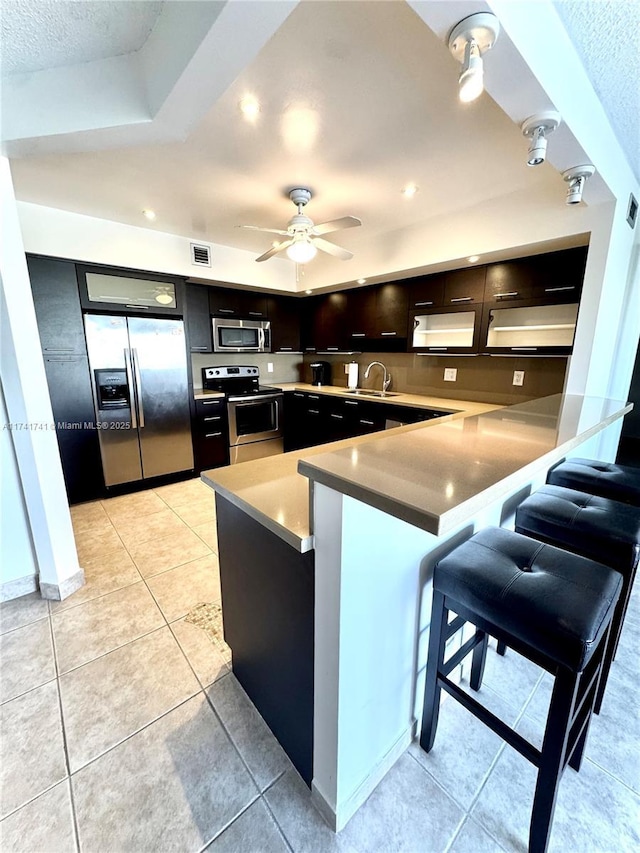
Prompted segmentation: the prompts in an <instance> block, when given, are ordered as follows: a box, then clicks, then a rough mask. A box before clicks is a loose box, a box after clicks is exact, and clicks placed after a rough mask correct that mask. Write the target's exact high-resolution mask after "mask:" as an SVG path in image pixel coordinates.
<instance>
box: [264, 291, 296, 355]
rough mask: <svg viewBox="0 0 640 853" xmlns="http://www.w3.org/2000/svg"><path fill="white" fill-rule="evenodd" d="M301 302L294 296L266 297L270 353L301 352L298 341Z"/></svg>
mask: <svg viewBox="0 0 640 853" xmlns="http://www.w3.org/2000/svg"><path fill="white" fill-rule="evenodd" d="M302 302H303V300H302V299H298V298H296V297H294V296H269V297H267V310H268V313H269V320H270V321H271V350H272V352H301V351H302V350H301V340H300V323H301V314H302V310H301V309H302Z"/></svg>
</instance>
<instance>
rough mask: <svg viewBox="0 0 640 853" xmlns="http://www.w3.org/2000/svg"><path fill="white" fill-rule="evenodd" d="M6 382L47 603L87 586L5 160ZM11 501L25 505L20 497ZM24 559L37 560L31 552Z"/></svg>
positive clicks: (1, 187) (1, 168) (1, 189)
mask: <svg viewBox="0 0 640 853" xmlns="http://www.w3.org/2000/svg"><path fill="white" fill-rule="evenodd" d="M0 198H1V204H2V207H1V216H0V227H1V232H0V276H1V287H0V324H1V325H0V328H1V346H2V353H1V355H2V357H1V359H0V378H1V380H2V389H3V394H4V400H5V403H6V409H7V415H8V419H9V420H10V421H12V422H13V423H14V424H23V425H25V426H24V427H23V428H19V429H16V430H14V431H12V440H13V446H14V449H15V454H16V459H17V463H18V468H19V471H20V481H21V483H22V492H23V494H24V500H25V503H26V507H27V513H28V516H29V525H30V528H31V534H32V540H33V545H34V549H35V554H36V560H37V564H38V573H39V581H40V589H41V591H42V592H43V594H44V595H45V597H50V598H61V597H63V598H64V597H65V596H66V595H69V594H70V593H71V592H72V591H73V590H74V589H77V587H78V586H80V585H82V583H83V582H84V575H83V573H82V570H81V569H80V567H79V566H78V556H77V553H76V547H75V541H74V537H73V529H72V527H71V517H70V513H69V505H68V502H67V493H66V490H65V485H64V478H63V475H62V465H61V462H60V454H59V451H58V442H57V440H56V434H55V430H53V429H51V428H50V425H51V424H52V423H53V413H52V411H51V401H50V399H49V391H48V388H47V380H46V375H45V371H44V362H43V360H42V353H41V349H40V337H39V335H38V327H37V324H36V315H35V309H34V306H33V298H32V296H31V285H30V282H29V274H28V271H27V263H26V259H25V255H24V248H23V244H22V236H21V233H20V224H19V221H18V211H17V206H16V202H15V196H14V193H13V184H12V181H11V172H10V168H9V161H8V160H7V159H6V158H5V157H1V158H0ZM5 497H6V499H7V500H8V501H10V500H12V499H13V500H15V502H16V504H18V503H19V502H20V501H21V500H22V496H21V494H20V491H18V492H16V493H15V494H14V495H13V497H12V493H11V491H9V494H8V495H6V496H5ZM24 559H25V561H27V562H28V561H29V560H30V559H31V557H30V555H29V552H28V549H27V548H26V546H25V547H24Z"/></svg>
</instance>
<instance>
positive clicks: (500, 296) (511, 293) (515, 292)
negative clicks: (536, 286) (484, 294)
mask: <svg viewBox="0 0 640 853" xmlns="http://www.w3.org/2000/svg"><path fill="white" fill-rule="evenodd" d="M494 295H495V298H496V299H503V298H504V297H506V296H520V291H518V290H509V291H507V292H506V293H496V294H494Z"/></svg>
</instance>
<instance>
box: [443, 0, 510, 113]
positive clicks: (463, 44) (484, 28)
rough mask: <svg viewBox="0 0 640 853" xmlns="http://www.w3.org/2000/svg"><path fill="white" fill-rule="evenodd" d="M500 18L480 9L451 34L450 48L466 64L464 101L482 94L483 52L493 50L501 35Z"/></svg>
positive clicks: (461, 84)
mask: <svg viewBox="0 0 640 853" xmlns="http://www.w3.org/2000/svg"><path fill="white" fill-rule="evenodd" d="M499 32H500V22H499V21H498V19H497V18H496V16H495V15H492V14H491V13H490V12H477V13H476V14H475V15H469V17H468V18H464V19H463V20H462V21H460V22H459V23H458V24H456V25H455V27H454V28H453V29H452V30H451V33H450V34H449V50H450V51H451V53H452V54H453V56H454V57H455V59H457V60H458V62H460V63H461V65H462V70H461V72H460V77H459V78H458V84H459V87H460V88H459V97H460V100H461V101H462V102H463V103H469V102H470V101H474V100H475V99H476V98H477V97H478V95H480V94H482V91H483V89H484V84H483V74H484V72H483V63H482V54H483V53H486V52H487V51H488V50H490V49H491V48H492V47H493V45H494V44H495V42H496V39H497V38H498V33H499Z"/></svg>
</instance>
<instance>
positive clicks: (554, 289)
mask: <svg viewBox="0 0 640 853" xmlns="http://www.w3.org/2000/svg"><path fill="white" fill-rule="evenodd" d="M575 289H576V288H575V285H574V284H568V285H565V286H564V287H545V289H544V292H545V293H558V292H559V291H561V290H575Z"/></svg>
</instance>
